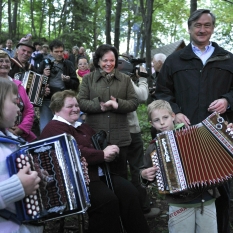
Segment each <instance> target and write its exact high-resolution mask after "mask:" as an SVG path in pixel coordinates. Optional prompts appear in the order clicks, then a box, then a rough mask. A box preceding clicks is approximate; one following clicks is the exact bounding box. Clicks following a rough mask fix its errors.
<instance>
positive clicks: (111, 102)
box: [100, 96, 118, 112]
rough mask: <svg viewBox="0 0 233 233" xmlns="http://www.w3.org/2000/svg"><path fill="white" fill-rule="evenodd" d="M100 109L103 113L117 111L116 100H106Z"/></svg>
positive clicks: (112, 98) (113, 98)
mask: <svg viewBox="0 0 233 233" xmlns="http://www.w3.org/2000/svg"><path fill="white" fill-rule="evenodd" d="M100 107H101V110H102V111H103V112H106V111H109V110H111V109H118V103H117V99H116V98H115V97H113V96H111V100H108V101H107V102H105V103H103V102H101V103H100Z"/></svg>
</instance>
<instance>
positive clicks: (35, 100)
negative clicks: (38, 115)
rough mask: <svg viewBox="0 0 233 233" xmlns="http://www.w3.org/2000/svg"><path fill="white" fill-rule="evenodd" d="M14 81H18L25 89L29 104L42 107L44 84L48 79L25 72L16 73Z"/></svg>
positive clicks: (31, 72)
mask: <svg viewBox="0 0 233 233" xmlns="http://www.w3.org/2000/svg"><path fill="white" fill-rule="evenodd" d="M14 79H16V80H20V81H21V82H22V86H23V87H24V88H25V90H26V92H27V95H28V98H29V100H30V102H31V103H32V104H34V105H36V106H42V102H43V98H44V93H45V88H46V84H47V82H48V77H47V76H44V75H41V74H38V73H35V72H33V71H27V72H25V73H17V74H16V75H15V76H14Z"/></svg>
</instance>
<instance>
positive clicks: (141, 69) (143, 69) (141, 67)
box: [136, 66, 147, 78]
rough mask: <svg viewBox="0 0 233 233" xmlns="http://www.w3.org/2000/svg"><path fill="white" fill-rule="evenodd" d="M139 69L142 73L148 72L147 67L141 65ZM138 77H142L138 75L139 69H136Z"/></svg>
mask: <svg viewBox="0 0 233 233" xmlns="http://www.w3.org/2000/svg"><path fill="white" fill-rule="evenodd" d="M139 71H140V72H141V73H146V74H147V71H146V69H145V68H144V67H143V66H139ZM136 77H137V78H140V76H139V75H138V70H136Z"/></svg>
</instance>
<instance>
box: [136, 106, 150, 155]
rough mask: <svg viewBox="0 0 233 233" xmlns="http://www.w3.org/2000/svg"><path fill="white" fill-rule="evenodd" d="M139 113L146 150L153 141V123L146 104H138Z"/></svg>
mask: <svg viewBox="0 0 233 233" xmlns="http://www.w3.org/2000/svg"><path fill="white" fill-rule="evenodd" d="M137 115H138V120H139V125H140V127H141V133H142V140H143V143H144V151H145V150H146V148H147V147H148V145H149V143H150V141H151V133H150V128H151V125H150V123H149V121H148V116H147V105H146V104H140V105H139V106H138V109H137Z"/></svg>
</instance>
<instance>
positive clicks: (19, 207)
mask: <svg viewBox="0 0 233 233" xmlns="http://www.w3.org/2000/svg"><path fill="white" fill-rule="evenodd" d="M27 162H29V163H30V165H31V170H35V171H37V172H38V175H39V176H40V178H41V182H40V183H39V189H38V190H37V193H36V194H35V195H30V196H27V197H25V198H24V199H23V200H21V201H18V202H16V211H17V218H18V219H19V220H20V221H21V222H23V223H27V222H31V221H37V222H43V221H49V220H53V219H57V218H61V217H65V216H69V215H73V214H77V213H82V212H85V211H86V210H87V209H88V207H89V206H90V200H89V195H88V188H87V186H86V180H85V178H84V174H83V171H82V164H81V162H80V154H79V150H78V147H77V144H76V141H75V139H74V138H73V137H72V136H70V135H67V134H62V135H58V136H56V137H51V138H47V139H44V140H40V141H37V142H33V143H30V144H27V145H25V146H22V147H21V148H20V149H19V150H18V151H16V152H14V153H13V154H11V155H10V156H8V157H7V166H8V170H9V175H10V176H12V175H13V174H16V173H17V172H18V170H19V169H21V168H22V167H23V166H24V165H25V164H26V163H27Z"/></svg>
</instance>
